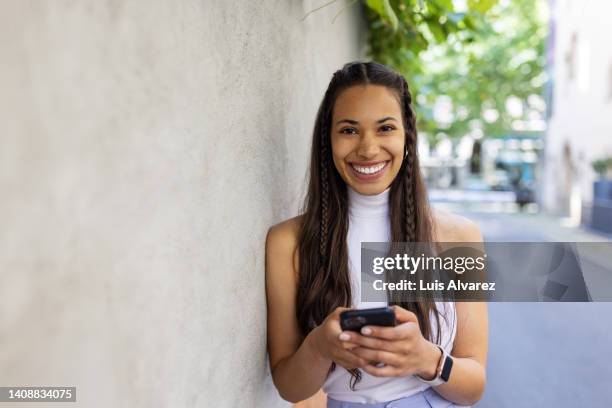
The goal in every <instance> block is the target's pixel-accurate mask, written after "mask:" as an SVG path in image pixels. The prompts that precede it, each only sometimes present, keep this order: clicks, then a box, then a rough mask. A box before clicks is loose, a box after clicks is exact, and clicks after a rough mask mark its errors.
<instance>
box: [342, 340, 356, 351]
mask: <svg viewBox="0 0 612 408" xmlns="http://www.w3.org/2000/svg"><path fill="white" fill-rule="evenodd" d="M340 347H342V348H343V349H344V350H352V349H354V348H355V347H359V345H358V344H355V343H352V342H350V341H341V342H340Z"/></svg>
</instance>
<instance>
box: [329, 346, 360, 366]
mask: <svg viewBox="0 0 612 408" xmlns="http://www.w3.org/2000/svg"><path fill="white" fill-rule="evenodd" d="M334 361H336V362H338V363H341V364H343V365H348V366H351V367H363V366H365V365H366V364H367V363H368V362H367V361H366V360H364V359H363V358H361V357H360V356H358V355H356V354H354V353H353V352H351V351H348V350H343V349H340V350H338V351H337V352H336V353H335V356H334Z"/></svg>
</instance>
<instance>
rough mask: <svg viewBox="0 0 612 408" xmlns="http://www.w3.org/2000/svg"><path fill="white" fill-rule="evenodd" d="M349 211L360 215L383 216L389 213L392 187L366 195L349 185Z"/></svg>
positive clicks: (351, 213)
mask: <svg viewBox="0 0 612 408" xmlns="http://www.w3.org/2000/svg"><path fill="white" fill-rule="evenodd" d="M346 187H347V190H348V203H349V213H350V215H352V216H358V217H369V218H376V217H383V216H386V215H387V214H388V213H389V194H390V192H391V187H390V186H389V187H387V189H386V190H385V191H383V192H381V193H378V194H374V195H365V194H361V193H359V192H357V191H356V190H354V189H353V188H352V187H351V186H349V185H347V186H346Z"/></svg>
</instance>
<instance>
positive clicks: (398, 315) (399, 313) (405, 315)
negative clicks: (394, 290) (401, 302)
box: [392, 305, 419, 324]
mask: <svg viewBox="0 0 612 408" xmlns="http://www.w3.org/2000/svg"><path fill="white" fill-rule="evenodd" d="M392 307H393V310H394V311H395V320H397V321H398V323H405V322H413V323H416V324H419V318H418V317H417V315H416V314H414V313H413V312H411V311H410V310H406V309H404V308H403V307H401V306H398V305H393V306H392Z"/></svg>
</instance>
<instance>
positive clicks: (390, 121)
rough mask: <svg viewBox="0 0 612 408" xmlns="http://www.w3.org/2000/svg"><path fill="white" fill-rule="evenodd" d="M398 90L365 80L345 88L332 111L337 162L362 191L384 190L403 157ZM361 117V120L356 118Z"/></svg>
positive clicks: (397, 170) (337, 165)
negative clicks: (365, 82) (359, 84)
mask: <svg viewBox="0 0 612 408" xmlns="http://www.w3.org/2000/svg"><path fill="white" fill-rule="evenodd" d="M401 117H402V112H401V108H400V104H399V100H398V97H397V94H395V93H394V92H393V91H391V90H390V89H388V88H387V87H385V86H381V85H369V84H364V85H362V86H353V87H350V88H348V89H346V90H345V91H344V92H342V93H341V94H340V95H339V96H338V99H337V100H336V104H335V108H334V110H333V115H332V123H334V130H333V132H332V135H331V144H332V152H333V153H332V157H333V160H334V165H335V166H336V169H337V170H338V172H340V175H341V176H342V178H343V179H345V180H346V179H350V180H352V181H353V183H349V184H353V185H355V186H357V185H359V187H360V188H359V189H358V190H357V191H360V190H361V191H360V192H361V193H363V194H373V193H375V192H377V191H382V190H384V188H382V189H381V186H385V188H386V186H389V185H391V182H392V181H393V179H394V178H395V176H396V175H397V173H398V172H399V169H400V167H401V166H402V160H403V159H404V134H405V131H404V126H403V124H402V121H401ZM357 118H359V120H357Z"/></svg>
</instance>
